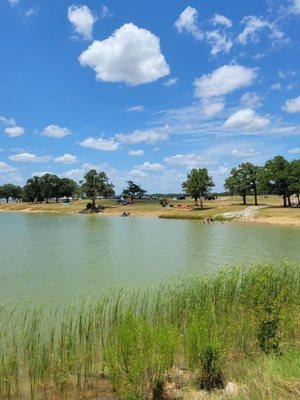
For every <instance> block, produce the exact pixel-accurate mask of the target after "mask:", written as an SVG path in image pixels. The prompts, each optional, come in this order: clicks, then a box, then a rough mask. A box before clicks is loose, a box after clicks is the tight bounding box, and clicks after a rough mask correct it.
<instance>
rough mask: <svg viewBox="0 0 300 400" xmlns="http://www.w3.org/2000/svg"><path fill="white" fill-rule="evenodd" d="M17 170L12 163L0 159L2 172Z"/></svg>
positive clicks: (0, 170)
mask: <svg viewBox="0 0 300 400" xmlns="http://www.w3.org/2000/svg"><path fill="white" fill-rule="evenodd" d="M14 171H16V168H14V167H12V166H11V165H9V164H7V163H6V162H4V161H0V172H1V173H10V172H14Z"/></svg>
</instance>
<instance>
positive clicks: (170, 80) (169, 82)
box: [163, 78, 178, 87]
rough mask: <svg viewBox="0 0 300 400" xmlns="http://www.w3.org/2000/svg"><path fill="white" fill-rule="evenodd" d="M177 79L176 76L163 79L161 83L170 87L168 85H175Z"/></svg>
mask: <svg viewBox="0 0 300 400" xmlns="http://www.w3.org/2000/svg"><path fill="white" fill-rule="evenodd" d="M177 81H178V78H170V79H168V80H167V81H165V82H164V83H163V85H164V86H166V87H170V86H173V85H175V83H177Z"/></svg>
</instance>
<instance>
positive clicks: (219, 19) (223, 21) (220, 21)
mask: <svg viewBox="0 0 300 400" xmlns="http://www.w3.org/2000/svg"><path fill="white" fill-rule="evenodd" d="M212 21H213V24H214V25H223V26H225V27H226V28H231V27H232V21H231V19H229V18H227V17H224V15H221V14H215V15H214V18H213V20H212Z"/></svg>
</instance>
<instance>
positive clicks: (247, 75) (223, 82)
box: [194, 64, 256, 98]
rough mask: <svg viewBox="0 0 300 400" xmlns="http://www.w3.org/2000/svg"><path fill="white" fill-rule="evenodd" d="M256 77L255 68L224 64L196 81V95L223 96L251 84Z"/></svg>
mask: <svg viewBox="0 0 300 400" xmlns="http://www.w3.org/2000/svg"><path fill="white" fill-rule="evenodd" d="M255 78H256V72H255V69H253V68H248V67H244V66H242V65H238V64H237V65H223V66H222V67H220V68H217V69H216V70H214V71H213V72H212V73H211V74H206V75H202V76H201V77H200V78H196V79H195V81H194V86H195V96H196V97H200V98H201V97H213V96H222V95H226V94H228V93H231V92H233V91H234V90H236V89H240V88H242V87H247V86H250V85H251V84H252V83H253V81H254V80H255Z"/></svg>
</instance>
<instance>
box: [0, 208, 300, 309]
mask: <svg viewBox="0 0 300 400" xmlns="http://www.w3.org/2000/svg"><path fill="white" fill-rule="evenodd" d="M0 233H1V237H0V304H5V303H10V304H14V303H26V302H34V303H37V302H47V303H49V302H54V303H57V304H59V303H70V302H74V301H77V300H80V299H82V298H84V297H94V296H97V295H99V294H101V293H103V291H106V290H107V289H108V288H110V287H113V286H119V285H126V286H131V285H132V286H134V285H143V286H144V285H150V286H151V285H155V284H157V283H159V282H161V281H162V280H164V279H166V278H168V277H170V276H177V275H179V274H186V273H199V272H200V273H202V272H206V271H214V270H216V269H217V268H219V267H220V266H223V265H224V264H229V263H237V262H247V261H253V260H265V259H278V258H288V259H289V260H292V261H296V262H300V229H299V228H296V227H294V228H293V227H283V226H271V225H258V224H255V225H254V224H235V223H224V224H221V223H213V224H210V225H205V224H203V223H202V222H200V221H185V220H163V219H156V218H147V217H145V218H141V217H140V218H120V217H103V216H77V215H74V216H73V215H62V216H60V215H49V214H21V213H0Z"/></svg>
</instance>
